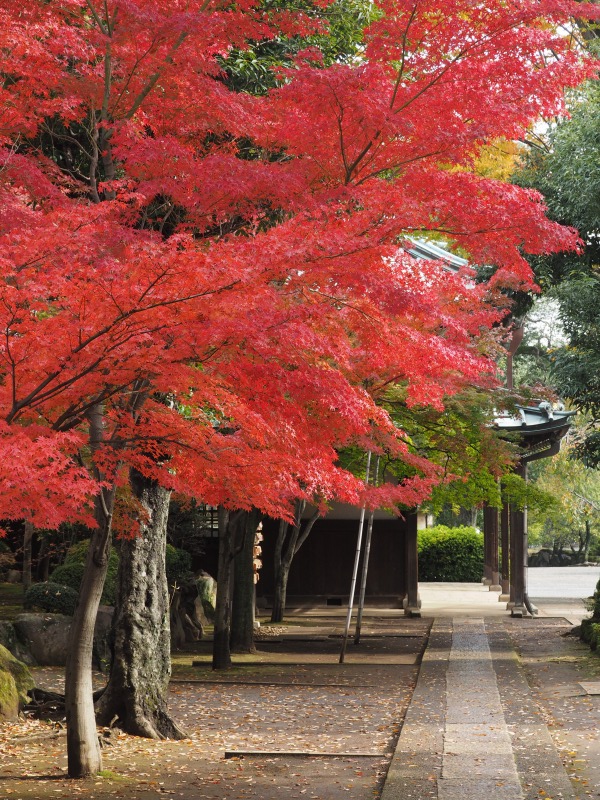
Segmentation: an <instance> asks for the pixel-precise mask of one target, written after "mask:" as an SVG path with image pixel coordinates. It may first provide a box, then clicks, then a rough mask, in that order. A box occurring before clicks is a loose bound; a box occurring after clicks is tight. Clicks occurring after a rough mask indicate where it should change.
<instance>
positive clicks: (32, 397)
mask: <svg viewBox="0 0 600 800" xmlns="http://www.w3.org/2000/svg"><path fill="white" fill-rule="evenodd" d="M238 283H240V281H239V280H236V281H232V282H231V283H230V284H228V285H226V286H222V287H220V288H219V289H213V290H206V291H204V292H197V293H195V294H192V295H188V296H186V297H178V298H174V299H172V300H162V301H159V302H156V303H153V304H151V305H149V306H146V307H145V308H137V307H136V308H132V309H130V310H129V311H126V312H124V313H122V314H120V315H119V316H118V317H117V318H116V319H114V320H112V322H110V323H108V324H107V325H105V326H104V327H103V328H101V329H100V330H98V331H96V332H95V333H94V334H91V335H90V336H88V338H87V339H85V340H84V341H83V342H81V343H80V344H79V345H78V346H77V347H75V348H74V349H73V350H72V352H71V356H73V355H77V354H78V353H81V352H82V351H83V350H84V349H85V348H86V347H88V346H89V345H90V344H92V343H93V342H95V341H96V340H97V339H99V338H100V337H102V336H105V335H106V334H108V333H109V332H110V331H111V330H113V329H115V328H116V327H117V326H118V325H120V324H121V323H123V322H125V321H126V320H128V319H131V318H132V317H134V316H136V315H137V314H141V313H143V312H147V311H152V310H154V309H156V308H168V307H170V306H174V305H180V304H182V303H187V302H189V301H191V300H197V299H199V298H201V297H208V296H210V295H217V294H220V293H221V292H224V291H229V290H230V289H232V288H233V287H234V286H236V285H237V284H238ZM164 327H166V326H165V325H162V326H157V327H156V328H154V329H147V330H146V331H145V332H150V333H156V332H157V331H159V330H161V329H162V328H164ZM139 335H140V331H139V330H137V331H133V332H129V333H128V334H127V336H125V337H120V339H119V340H118V341H116V342H115V343H114V344H113V345H112V346H111V347H109V348H107V349H106V350H105V352H104V353H103V355H102V356H99V357H98V358H97V359H96V360H95V361H94V362H93V363H92V364H89V365H88V366H87V367H86V368H85V370H82V371H81V372H80V373H78V374H77V375H75V376H71V377H70V378H68V379H66V380H65V381H62V382H61V383H59V384H57V386H55V387H53V389H52V390H51V391H49V392H44V389H45V388H46V387H47V386H49V385H50V384H51V383H52V381H54V380H56V378H57V377H58V376H59V375H60V374H61V372H62V370H54V371H53V372H51V373H50V374H49V375H47V376H46V378H45V379H44V380H43V381H42V382H41V383H40V384H38V386H37V387H36V388H35V389H33V390H32V391H31V392H30V393H29V394H28V395H27V396H26V397H24V398H22V399H21V400H19V401H17V402H15V403H14V404H13V407H12V408H11V410H10V412H9V414H8V415H7V416H6V418H5V419H6V421H7V422H8V423H10V422H12V421H13V420H14V419H15V417H16V416H17V415H18V414H19V413H20V412H21V411H22V410H23V409H24V408H25V407H34V406H35V405H39V404H40V403H42V402H45V401H46V400H48V399H50V398H51V397H53V396H56V394H57V393H58V392H59V391H62V390H63V389H64V388H66V387H67V386H71V385H73V383H75V382H76V381H78V380H80V379H81V378H82V377H84V376H85V375H87V374H89V373H90V372H92V371H93V370H95V369H96V368H97V367H98V366H99V365H100V364H101V363H102V361H103V360H104V359H105V358H106V357H107V356H108V355H109V354H110V353H111V352H113V351H115V350H116V349H118V348H119V347H121V346H122V344H124V343H125V342H126V341H128V340H129V339H131V338H133V337H134V336H139ZM34 401H35V402H34Z"/></svg>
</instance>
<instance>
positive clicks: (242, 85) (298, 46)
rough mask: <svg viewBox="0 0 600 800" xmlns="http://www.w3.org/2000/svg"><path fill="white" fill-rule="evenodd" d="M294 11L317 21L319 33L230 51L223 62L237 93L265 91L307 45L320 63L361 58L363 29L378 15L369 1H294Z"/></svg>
mask: <svg viewBox="0 0 600 800" xmlns="http://www.w3.org/2000/svg"><path fill="white" fill-rule="evenodd" d="M270 5H271V6H272V7H277V8H286V7H289V6H290V4H289V0H282V2H273V3H270ZM294 10H295V11H299V10H304V11H305V13H306V14H307V15H308V16H310V17H311V18H312V19H314V20H318V21H319V23H320V24H319V26H318V27H320V28H321V30H322V33H320V32H315V33H314V34H312V35H310V36H307V37H305V38H300V37H293V38H288V39H286V38H283V37H278V38H277V39H273V40H269V41H263V42H256V43H254V44H249V45H248V46H247V47H246V48H244V50H233V51H232V52H231V53H230V54H229V55H228V56H227V58H226V59H224V60H223V61H222V65H223V68H224V70H225V73H226V75H227V78H226V80H227V84H228V85H229V86H230V88H232V89H235V90H236V91H238V92H248V93H249V94H257V95H260V94H265V93H266V92H267V91H268V90H269V89H272V88H273V87H275V86H276V85H277V84H278V83H280V82H281V78H280V77H279V70H280V69H281V68H286V67H291V66H292V65H293V60H294V58H295V56H296V55H297V54H298V53H299V52H300V51H301V50H305V49H306V48H308V47H313V48H316V49H317V50H318V51H319V53H320V54H321V58H322V63H323V66H326V67H327V66H331V65H332V64H334V63H351V62H352V61H353V60H355V59H357V58H359V57H360V51H361V48H362V38H363V29H364V27H365V26H366V25H368V24H369V22H372V21H373V20H374V19H375V18H376V16H377V15H378V14H379V11H378V9H377V8H376V6H375V5H374V4H373V3H371V2H368V0H334V2H333V3H331V4H330V5H328V6H327V7H326V8H323V7H317V6H315V5H313V3H311V2H310V0H308V1H306V2H304V0H300V2H296V3H294Z"/></svg>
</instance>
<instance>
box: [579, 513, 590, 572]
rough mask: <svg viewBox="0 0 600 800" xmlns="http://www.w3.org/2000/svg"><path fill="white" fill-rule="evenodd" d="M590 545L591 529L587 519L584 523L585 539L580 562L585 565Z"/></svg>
mask: <svg viewBox="0 0 600 800" xmlns="http://www.w3.org/2000/svg"><path fill="white" fill-rule="evenodd" d="M591 544H592V527H591V525H590V521H589V519H586V521H585V539H584V542H583V553H582V559H581V560H582V562H583V563H585V562H586V561H587V560H588V558H589V555H590V546H591Z"/></svg>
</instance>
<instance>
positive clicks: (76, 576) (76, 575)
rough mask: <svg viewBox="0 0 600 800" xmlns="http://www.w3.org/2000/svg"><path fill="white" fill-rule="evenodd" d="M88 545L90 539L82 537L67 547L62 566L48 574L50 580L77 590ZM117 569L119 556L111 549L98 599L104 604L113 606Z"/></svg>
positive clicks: (115, 593)
mask: <svg viewBox="0 0 600 800" xmlns="http://www.w3.org/2000/svg"><path fill="white" fill-rule="evenodd" d="M89 546H90V540H89V539H84V540H83V541H81V542H77V543H76V544H74V545H72V546H71V547H69V549H68V551H67V555H66V556H65V563H64V564H63V565H62V566H60V567H57V568H56V569H55V570H54V571H53V572H52V574H51V575H50V581H51V582H52V583H59V584H62V585H63V586H69V587H70V588H71V589H74V590H75V591H76V592H79V587H80V586H81V579H82V577H83V570H84V567H85V559H86V557H87V551H88V548H89ZM118 569H119V556H118V554H117V552H116V550H112V551H111V553H110V557H109V560H108V570H107V573H106V581H105V583H104V589H103V591H102V598H101V600H100V602H101V603H104V605H108V606H113V605H114V604H115V600H116V595H117V572H118Z"/></svg>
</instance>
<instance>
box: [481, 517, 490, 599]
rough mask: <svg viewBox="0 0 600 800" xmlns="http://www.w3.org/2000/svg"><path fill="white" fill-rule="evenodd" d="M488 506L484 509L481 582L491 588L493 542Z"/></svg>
mask: <svg viewBox="0 0 600 800" xmlns="http://www.w3.org/2000/svg"><path fill="white" fill-rule="evenodd" d="M492 510H493V509H490V508H489V507H488V506H487V505H486V506H484V508H483V577H482V579H481V582H482V583H483V585H484V586H491V583H492V541H491V527H490V524H491V521H490V520H491V515H490V513H489V512H490V511H492Z"/></svg>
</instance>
